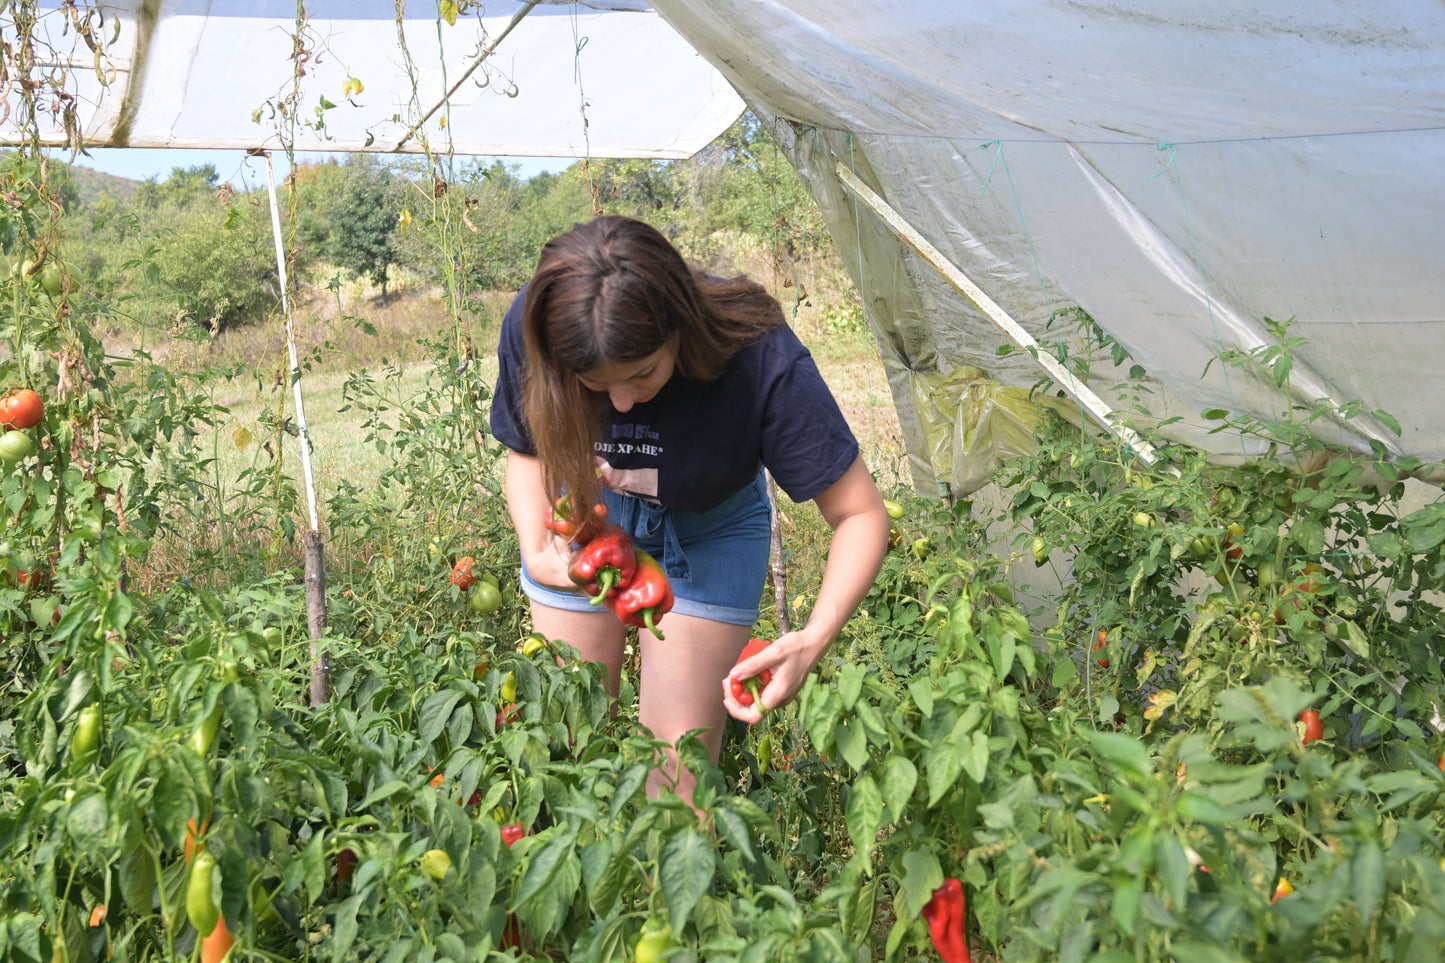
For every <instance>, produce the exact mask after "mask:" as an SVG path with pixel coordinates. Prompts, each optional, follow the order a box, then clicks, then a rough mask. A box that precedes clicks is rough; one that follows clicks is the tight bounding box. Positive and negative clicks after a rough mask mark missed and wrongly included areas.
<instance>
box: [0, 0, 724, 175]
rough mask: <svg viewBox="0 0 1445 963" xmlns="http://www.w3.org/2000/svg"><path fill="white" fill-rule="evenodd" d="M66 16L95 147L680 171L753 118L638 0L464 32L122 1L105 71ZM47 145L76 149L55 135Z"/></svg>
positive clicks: (63, 42)
mask: <svg viewBox="0 0 1445 963" xmlns="http://www.w3.org/2000/svg"><path fill="white" fill-rule="evenodd" d="M60 6H61V5H60V4H58V3H56V2H55V0H44V2H42V3H41V9H42V10H44V11H46V13H45V15H44V16H43V17H42V18H41V20H40V29H39V30H38V31H37V34H36V36H37V39H38V40H39V46H40V47H41V48H42V50H45V51H47V52H48V59H49V63H47V64H46V65H45V66H47V67H61V68H63V69H65V70H67V71H68V74H69V77H68V81H69V82H68V84H67V86H68V87H69V88H70V89H71V90H72V92H73V95H74V97H75V101H74V104H75V108H76V119H77V120H78V121H79V123H80V126H81V128H82V130H83V131H84V134H85V138H84V143H85V144H86V145H87V146H106V147H220V148H271V149H279V148H282V147H284V146H285V140H284V139H283V133H284V134H285V135H286V136H287V137H294V143H293V145H292V146H293V147H294V148H295V149H296V150H326V151H359V150H373V151H393V150H405V151H421V150H423V149H424V146H425V145H426V144H429V145H430V147H431V149H432V150H433V151H434V152H437V153H445V152H447V151H448V150H450V151H454V152H455V153H458V154H495V155H518V156H534V157H575V158H579V159H580V158H584V157H589V156H590V157H662V158H668V157H671V158H682V157H688V156H691V155H692V154H694V153H696V152H697V151H698V150H700V149H701V148H702V147H704V146H705V145H706V144H707V143H708V142H710V141H711V140H713V139H714V138H715V137H716V136H717V135H718V134H720V133H721V132H722V131H724V130H726V129H727V127H728V125H729V124H731V123H732V122H733V121H734V120H736V119H737V117H738V115H739V114H740V113H741V112H742V110H743V104H742V101H741V100H739V99H738V96H737V94H736V93H735V92H734V91H733V89H732V88H731V87H730V86H728V84H727V83H726V82H724V81H723V80H722V79H721V78H720V77H719V76H718V74H717V72H716V71H715V70H714V69H713V68H712V66H711V65H710V64H708V63H707V62H706V61H705V60H704V59H703V58H702V57H701V56H699V55H698V53H697V52H696V51H694V50H693V48H692V47H691V46H689V45H688V44H687V42H686V41H684V40H683V39H682V38H681V37H679V36H678V35H677V33H676V32H675V31H674V30H673V29H672V28H671V27H669V26H668V25H667V23H666V22H664V21H663V20H661V19H660V18H659V17H658V16H657V14H656V13H654V12H652V11H651V10H650V9H648V7H647V6H646V4H645V3H643V2H641V0H607V2H599V3H596V4H590V3H580V4H557V3H541V4H536V5H533V4H528V3H525V2H519V0H504V2H488V3H486V4H485V5H484V9H478V8H476V7H474V8H473V10H472V12H471V13H463V14H462V15H461V16H459V17H458V18H457V20H456V23H455V24H446V23H444V22H442V21H440V20H439V18H438V15H437V9H438V8H437V5H436V4H434V3H412V4H411V5H410V6H407V5H406V4H404V3H396V2H393V0H306V2H305V3H304V4H298V3H297V2H296V0H111V2H107V3H106V4H105V5H104V6H103V7H102V8H101V9H102V11H103V14H104V15H103V17H99V18H97V17H92V18H91V19H90V20H89V21H87V25H88V26H90V27H91V28H92V30H91V32H92V35H93V38H94V39H95V40H96V41H97V43H100V44H101V45H102V46H101V50H100V52H99V54H98V55H97V54H96V53H93V52H92V51H91V49H90V48H89V46H88V45H87V44H85V43H83V42H82V40H81V39H80V37H79V34H78V33H77V30H76V29H75V25H74V24H73V23H71V22H70V21H69V18H68V17H67V16H66V14H65V12H64V11H63V10H61V9H59V8H60ZM298 7H304V9H305V13H306V16H305V19H304V22H303V24H302V27H301V29H300V31H299V33H298V24H297V11H298ZM398 11H402V12H401V13H400V14H399V12H398ZM523 12H525V15H524V16H522V17H521V19H520V20H518V21H517V22H516V23H515V26H513V21H514V19H515V18H516V17H517V15H518V14H519V13H523ZM509 28H510V30H509ZM298 36H299V38H300V40H299V42H298V41H297V40H296V39H295V38H297V37H298ZM403 38H404V43H403ZM493 46H495V50H494V51H492V52H491V53H490V55H489V56H486V57H485V58H483V56H482V55H483V54H485V53H487V52H488V51H489V50H490V49H491V48H492V47H493ZM298 48H299V50H300V53H299V54H298V53H297V50H298ZM479 59H485V63H484V64H483V65H482V66H480V67H476V68H475V69H474V70H472V72H471V73H470V74H469V75H468V70H469V69H471V68H473V67H474V65H475V64H476V63H477V62H478V60H479ZM298 67H299V73H298ZM353 77H354V78H355V79H357V80H359V81H361V83H362V86H363V90H362V92H361V93H359V94H356V93H352V94H351V96H349V97H348V96H347V90H346V84H347V81H348V80H350V79H351V78H353ZM293 82H294V84H293ZM453 88H454V89H453ZM449 90H451V93H450V96H446V95H447V93H448V91H449ZM323 98H325V100H326V101H327V102H329V103H331V104H334V105H335V107H334V108H325V109H323V105H322V99H323ZM9 100H10V102H11V103H12V104H14V103H16V101H17V98H16V96H15V95H14V94H13V93H12V94H11V96H10V98H9ZM288 101H289V103H288ZM444 101H445V103H443V102H444ZM291 117H294V118H295V120H296V121H298V122H299V123H295V124H293V123H292V122H291V120H290V119H289V118H291ZM318 118H319V120H320V125H319V126H318V124H317V121H318ZM16 119H17V115H16V114H13V113H12V114H11V115H10V118H9V120H8V121H7V122H6V123H4V124H0V142H13V141H14V140H15V137H16V123H15V122H16ZM419 122H421V123H420V127H419V129H417V130H416V131H413V129H412V128H413V127H414V126H415V125H417V124H418V123H419ZM46 135H47V139H48V141H49V142H50V143H53V144H60V145H64V144H65V143H66V140H65V137H64V133H63V130H62V129H61V128H60V125H59V124H58V123H57V124H54V125H53V126H51V127H50V129H49V130H48V131H47V132H46Z"/></svg>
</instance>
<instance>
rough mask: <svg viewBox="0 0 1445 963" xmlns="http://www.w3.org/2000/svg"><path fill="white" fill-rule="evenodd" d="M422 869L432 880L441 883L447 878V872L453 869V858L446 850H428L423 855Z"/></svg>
mask: <svg viewBox="0 0 1445 963" xmlns="http://www.w3.org/2000/svg"><path fill="white" fill-rule="evenodd" d="M421 868H422V869H423V870H425V871H426V874H427V875H428V876H430V877H431V878H432V879H435V880H438V881H440V880H443V879H445V878H446V875H447V870H449V869H451V868H452V858H451V857H450V856H448V855H447V851H446V850H444V849H428V850H427V851H426V852H424V853H422V854H421Z"/></svg>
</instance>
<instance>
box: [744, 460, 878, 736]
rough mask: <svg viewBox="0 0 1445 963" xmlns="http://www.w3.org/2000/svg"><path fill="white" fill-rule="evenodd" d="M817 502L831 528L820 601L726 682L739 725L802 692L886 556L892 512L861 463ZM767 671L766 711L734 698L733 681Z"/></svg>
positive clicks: (865, 466)
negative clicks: (797, 624) (804, 618)
mask: <svg viewBox="0 0 1445 963" xmlns="http://www.w3.org/2000/svg"><path fill="white" fill-rule="evenodd" d="M814 501H815V502H816V503H817V505H818V508H819V510H820V511H821V512H822V513H823V518H824V520H826V521H827V523H828V525H829V527H831V528H832V529H833V537H832V539H831V540H830V541H829V543H828V561H827V563H826V564H825V565H824V568H823V582H822V584H821V585H820V586H819V588H818V599H817V601H816V602H814V604H813V612H812V615H810V616H809V617H808V624H807V625H805V626H803V627H802V628H801V629H799V630H798V631H796V632H788V633H786V634H785V635H782V636H779V637H778V640H777V641H776V642H774V643H773V644H772V645H770V646H768V647H767V648H766V649H764V650H763V651H762V652H759V653H758V654H757V655H755V656H753V657H752V658H751V659H748V660H746V661H744V662H740V663H739V664H737V665H736V666H734V667H733V668H732V670H731V671H730V672H729V673H728V675H727V677H726V678H724V679H723V705H724V706H726V707H727V710H728V713H729V714H731V715H732V717H733V718H734V719H737V720H739V721H740V722H746V723H748V724H750V725H751V724H753V723H756V722H757V721H758V720H760V719H761V718H762V717H763V715H764V714H765V713H766V711H767V709H777V708H779V707H780V706H783V705H786V704H787V703H788V702H791V701H792V700H793V698H794V697H795V696H797V694H798V693H799V692H801V691H802V689H803V683H804V682H806V681H807V680H808V673H809V672H812V671H813V667H814V666H815V665H817V664H818V662H819V661H821V660H822V658H823V655H824V654H825V653H826V652H827V651H828V647H829V646H830V645H832V644H833V639H835V638H837V636H838V633H839V632H841V631H842V630H843V625H844V624H845V623H846V622H847V621H848V619H849V618H851V617H852V615H853V613H854V611H856V610H857V608H858V603H859V602H862V601H863V597H864V596H865V595H867V594H868V589H869V588H871V587H872V585H873V580H874V579H876V578H877V577H878V570H879V569H880V568H882V566H883V556H884V555H885V554H886V553H887V552H888V526H889V519H888V512H887V510H886V509H885V508H884V507H883V496H882V495H880V494H879V493H878V486H877V485H875V484H874V483H873V476H872V475H871V474H869V472H868V466H867V465H865V464H864V463H863V460H862V459H861V458H859V459H858V460H857V461H855V462H853V465H852V467H850V468H849V469H848V470H847V471H846V472H844V473H843V477H841V478H839V479H838V480H837V481H836V482H834V483H833V484H832V485H831V486H829V487H828V489H827V490H826V491H824V492H823V493H822V494H821V495H819V496H818V497H817V498H815V499H814ZM763 669H771V670H772V672H773V678H772V681H771V682H769V683H768V685H767V688H765V689H763V691H762V698H761V699H760V700H759V701H761V702H762V704H763V706H765V707H766V708H762V707H759V706H756V705H752V706H745V705H743V704H742V703H740V702H738V701H737V700H736V699H734V698H733V696H732V680H733V679H746V678H749V677H751V676H754V675H757V674H758V673H759V672H761V671H762V670H763Z"/></svg>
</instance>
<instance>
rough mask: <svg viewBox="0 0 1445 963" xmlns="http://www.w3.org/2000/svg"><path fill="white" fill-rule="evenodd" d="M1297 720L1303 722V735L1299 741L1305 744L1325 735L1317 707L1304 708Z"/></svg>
mask: <svg viewBox="0 0 1445 963" xmlns="http://www.w3.org/2000/svg"><path fill="white" fill-rule="evenodd" d="M1299 721H1300V722H1303V723H1304V727H1305V730H1304V736H1303V737H1302V738H1301V739H1300V741H1301V742H1303V743H1304V744H1305V745H1309V744H1310V743H1312V742H1314V741H1316V740H1318V739H1323V738H1324V737H1325V727H1324V726H1323V725H1322V724H1321V723H1320V713H1319V710H1318V709H1306V710H1304V711H1303V712H1301V713H1300V714H1299Z"/></svg>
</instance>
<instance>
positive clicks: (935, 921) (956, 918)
mask: <svg viewBox="0 0 1445 963" xmlns="http://www.w3.org/2000/svg"><path fill="white" fill-rule="evenodd" d="M966 910H967V905H966V903H965V901H964V896H963V883H961V882H959V881H958V880H957V879H955V878H954V877H952V876H950V877H948V878H947V879H945V880H944V881H943V885H942V886H940V887H938V889H936V890H934V891H933V898H932V899H930V900H929V901H928V903H927V904H926V905H925V906H924V907H923V918H924V919H925V920H927V921H928V932H929V934H930V935H931V936H932V937H933V948H934V949H936V950H938V955H939V957H940V958H941V959H942V960H943V963H969V958H968V933H967V931H966V929H965V927H964V922H965V921H964V914H965V912H966Z"/></svg>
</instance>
